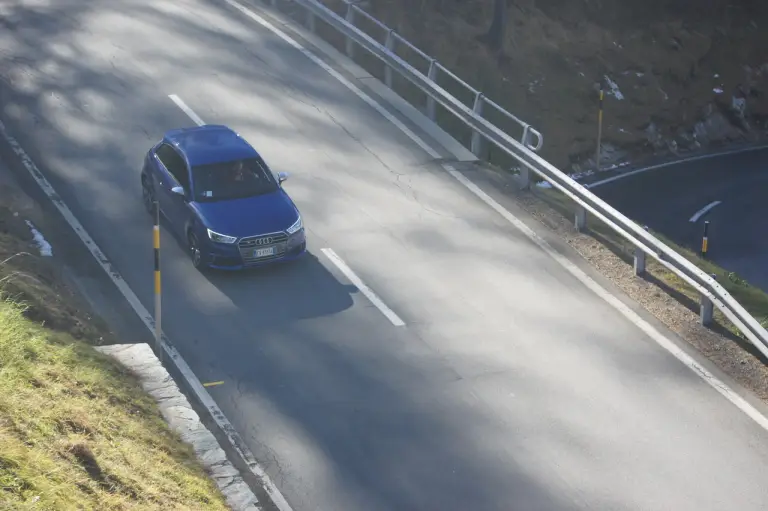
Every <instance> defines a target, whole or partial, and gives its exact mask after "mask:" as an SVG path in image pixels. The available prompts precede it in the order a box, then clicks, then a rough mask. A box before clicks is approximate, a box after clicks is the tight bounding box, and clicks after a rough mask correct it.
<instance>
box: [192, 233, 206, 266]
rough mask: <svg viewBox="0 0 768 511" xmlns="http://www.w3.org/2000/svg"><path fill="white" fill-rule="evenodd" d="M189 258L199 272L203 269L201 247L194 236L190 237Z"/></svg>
mask: <svg viewBox="0 0 768 511" xmlns="http://www.w3.org/2000/svg"><path fill="white" fill-rule="evenodd" d="M189 257H190V258H192V265H193V266H194V267H195V268H197V269H198V270H200V269H202V267H203V255H202V253H201V252H200V246H199V245H198V243H197V237H196V236H195V235H194V234H190V235H189Z"/></svg>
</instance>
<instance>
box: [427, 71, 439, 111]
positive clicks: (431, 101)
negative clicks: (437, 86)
mask: <svg viewBox="0 0 768 511" xmlns="http://www.w3.org/2000/svg"><path fill="white" fill-rule="evenodd" d="M427 78H429V79H430V80H432V81H433V82H434V81H435V80H437V59H432V60H430V61H429V70H428V71H427ZM427 117H428V118H429V120H430V121H434V120H435V98H433V97H432V96H429V95H427Z"/></svg>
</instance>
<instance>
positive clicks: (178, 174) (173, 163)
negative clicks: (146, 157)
mask: <svg viewBox="0 0 768 511" xmlns="http://www.w3.org/2000/svg"><path fill="white" fill-rule="evenodd" d="M157 157H158V159H159V160H160V161H161V162H162V164H163V165H165V168H166V169H168V172H170V173H171V174H172V175H173V177H175V178H176V181H178V182H179V184H180V185H181V186H183V187H184V189H185V190H189V175H188V174H187V164H186V163H184V159H183V158H182V157H181V156H180V155H179V153H177V152H176V150H175V149H174V148H173V147H171V146H170V145H168V144H162V145H161V146H160V147H158V148H157Z"/></svg>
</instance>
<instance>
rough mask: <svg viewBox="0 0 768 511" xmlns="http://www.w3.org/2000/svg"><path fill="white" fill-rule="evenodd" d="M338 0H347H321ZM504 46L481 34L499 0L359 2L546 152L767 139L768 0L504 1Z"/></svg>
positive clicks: (620, 153) (588, 157)
mask: <svg viewBox="0 0 768 511" xmlns="http://www.w3.org/2000/svg"><path fill="white" fill-rule="evenodd" d="M326 3H327V4H338V3H340V0H326ZM508 4H509V7H508V12H507V19H508V23H507V32H506V38H505V44H504V49H503V52H502V53H496V52H492V51H491V50H490V49H489V48H488V47H487V46H486V45H485V44H484V43H483V42H481V38H479V36H481V35H482V34H483V33H484V32H485V31H486V30H487V28H488V26H489V23H490V20H491V17H492V10H493V1H492V0H418V1H414V0H369V1H368V2H366V3H364V4H363V5H364V8H365V9H366V10H367V11H368V12H370V13H372V14H373V15H374V16H376V17H377V18H379V19H380V20H382V21H384V22H385V23H387V24H388V25H390V26H391V27H393V28H395V29H396V30H397V31H398V32H399V33H401V34H403V35H404V36H405V37H406V38H407V39H409V40H410V41H412V42H413V43H415V44H416V45H417V46H419V47H420V48H422V49H424V50H425V51H426V52H428V53H429V54H431V55H433V56H435V57H436V58H437V59H438V60H439V61H440V62H442V63H443V64H444V65H446V66H447V67H448V68H449V69H453V70H455V71H457V72H458V74H459V75H460V76H462V77H463V78H465V79H467V80H468V81H469V82H471V83H473V85H475V86H477V87H479V88H480V89H481V90H483V91H485V92H486V93H487V95H488V96H489V97H491V98H492V99H494V100H495V101H497V102H499V103H501V104H502V105H504V106H505V107H507V108H508V109H509V110H511V111H512V112H514V113H516V114H517V115H519V116H520V117H522V118H523V119H525V120H526V121H528V122H530V123H531V124H533V125H534V126H535V127H537V128H538V129H539V130H540V131H542V132H543V133H544V134H545V137H546V141H545V145H544V148H543V149H542V154H543V156H544V157H545V158H547V159H549V160H550V161H551V162H552V163H554V164H556V165H558V166H559V167H561V168H564V169H569V170H573V171H579V170H583V169H585V168H589V167H590V166H592V165H594V162H593V160H594V158H593V157H594V152H595V145H596V137H597V104H598V93H597V92H596V91H597V90H598V89H599V87H600V84H601V83H602V85H603V86H604V88H605V90H606V94H607V96H606V102H605V114H604V115H605V117H604V123H605V124H604V130H603V141H604V143H605V147H606V150H605V152H604V156H603V157H602V160H603V163H605V164H608V163H610V161H611V160H614V161H615V160H618V159H625V158H632V159H637V158H638V157H640V156H642V155H648V154H653V153H659V152H661V153H664V152H678V151H685V150H700V149H708V148H712V147H714V146H718V145H722V144H733V143H739V142H747V141H756V140H760V139H761V137H763V136H764V135H765V134H766V132H768V31H767V30H766V28H768V2H765V1H764V0H731V1H726V0H696V1H690V0H646V1H644V2H627V1H625V0H509V2H508Z"/></svg>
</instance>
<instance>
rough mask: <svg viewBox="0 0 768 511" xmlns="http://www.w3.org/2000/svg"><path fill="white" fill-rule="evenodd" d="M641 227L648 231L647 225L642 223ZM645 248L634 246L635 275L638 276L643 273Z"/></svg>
mask: <svg viewBox="0 0 768 511" xmlns="http://www.w3.org/2000/svg"><path fill="white" fill-rule="evenodd" d="M643 229H645V230H646V232H647V231H648V226H647V225H644V226H643ZM645 255H646V254H645V250H643V249H642V248H640V247H635V275H636V276H637V277H640V276H642V275H645Z"/></svg>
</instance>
